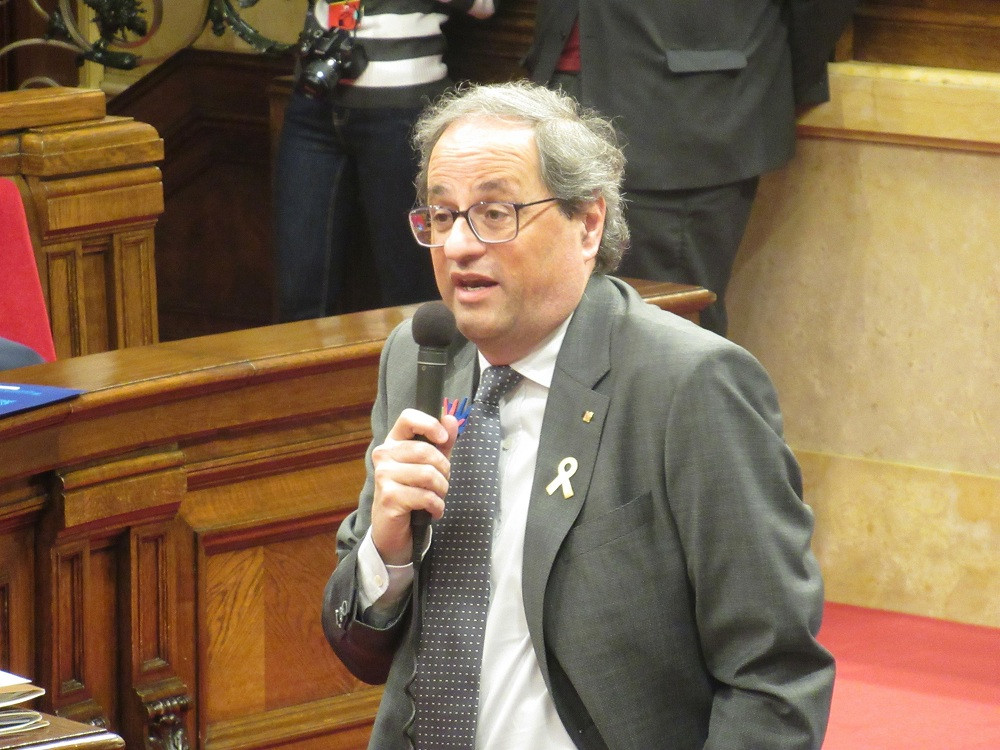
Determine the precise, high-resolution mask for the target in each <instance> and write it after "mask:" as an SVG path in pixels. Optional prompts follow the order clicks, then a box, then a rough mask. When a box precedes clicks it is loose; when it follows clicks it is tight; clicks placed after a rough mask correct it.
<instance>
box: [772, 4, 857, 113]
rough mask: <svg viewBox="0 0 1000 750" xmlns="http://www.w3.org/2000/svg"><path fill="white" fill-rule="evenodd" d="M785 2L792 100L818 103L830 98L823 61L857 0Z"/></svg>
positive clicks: (832, 48) (827, 56) (828, 58)
mask: <svg viewBox="0 0 1000 750" xmlns="http://www.w3.org/2000/svg"><path fill="white" fill-rule="evenodd" d="M788 5H789V43H790V45H791V50H792V84H793V87H794V91H795V103H796V104H800V105H801V104H806V105H808V104H820V103H822V102H825V101H827V100H828V99H829V98H830V84H829V81H828V79H827V73H826V64H827V63H828V62H829V61H830V58H831V56H832V55H833V50H834V47H835V46H836V44H837V39H839V38H840V35H841V33H843V31H844V29H845V28H846V27H847V24H848V23H849V22H850V20H851V15H852V14H853V13H854V6H855V5H857V0H789V2H788Z"/></svg>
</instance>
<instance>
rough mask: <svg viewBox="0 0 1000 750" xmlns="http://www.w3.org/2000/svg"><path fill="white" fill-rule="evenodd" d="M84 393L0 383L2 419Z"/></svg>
mask: <svg viewBox="0 0 1000 750" xmlns="http://www.w3.org/2000/svg"><path fill="white" fill-rule="evenodd" d="M81 393H83V391H78V390H76V389H74V388H57V387H55V386H51V385H31V384H30V383H0V417H4V416H7V415H8V414H18V413H20V412H22V411H28V410H29V409H37V408H39V407H40V406H45V405H46V404H54V403H56V402H57V401H65V400H66V399H70V398H75V397H77V396H79V395H80V394H81Z"/></svg>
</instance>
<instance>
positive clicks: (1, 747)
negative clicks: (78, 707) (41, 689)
mask: <svg viewBox="0 0 1000 750" xmlns="http://www.w3.org/2000/svg"><path fill="white" fill-rule="evenodd" d="M45 719H46V720H47V721H48V722H49V726H47V727H43V728H42V729H35V730H32V731H30V732H22V733H20V734H5V735H0V750H77V748H80V749H81V750H83V749H85V750H117V748H123V747H125V742H124V740H122V738H121V737H118V736H117V735H114V734H111V732H109V731H107V730H106V729H101V728H100V727H94V726H89V725H87V724H79V723H77V722H75V721H69V720H68V719H60V718H59V717H58V716H50V715H48V714H46V715H45Z"/></svg>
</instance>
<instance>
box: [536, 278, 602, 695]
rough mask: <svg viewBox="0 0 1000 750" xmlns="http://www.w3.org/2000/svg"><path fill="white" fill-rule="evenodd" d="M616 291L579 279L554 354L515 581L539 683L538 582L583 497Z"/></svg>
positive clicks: (597, 436)
mask: <svg viewBox="0 0 1000 750" xmlns="http://www.w3.org/2000/svg"><path fill="white" fill-rule="evenodd" d="M616 297H618V298H619V299H620V297H619V295H618V293H617V291H616V290H615V288H614V286H613V284H612V282H610V281H608V280H607V279H606V278H604V277H603V276H597V277H594V278H592V279H591V281H590V283H589V284H588V285H587V290H586V292H585V294H584V296H583V299H582V300H581V301H580V305H579V306H578V307H577V310H576V313H575V314H574V316H573V320H572V321H571V322H570V325H569V328H568V329H567V331H566V338H565V339H564V340H563V344H562V348H561V349H560V351H559V356H558V358H557V360H556V369H555V374H554V376H553V379H552V387H551V389H550V390H549V397H548V402H547V404H546V407H545V417H544V420H543V422H542V434H541V440H540V443H539V446H538V460H537V463H536V466H535V476H534V482H533V485H532V490H531V501H530V505H529V508H528V521H527V528H526V529H525V539H524V564H523V573H522V586H523V594H524V609H525V613H526V615H527V620H528V630H529V632H530V633H531V640H532V643H533V644H534V647H535V652H536V656H537V657H538V663H539V665H540V666H541V668H542V674H543V676H544V677H545V680H546V683H548V682H549V674H548V666H547V662H546V656H545V647H544V637H543V611H544V598H545V586H546V582H547V581H548V578H549V573H550V571H551V570H552V565H553V563H554V561H555V558H556V554H557V553H558V551H559V548H560V546H561V545H562V542H563V540H564V539H565V538H566V534H567V533H569V530H570V528H571V527H572V525H573V522H574V521H575V520H576V517H577V516H578V515H579V513H580V509H581V508H582V507H583V503H584V502H585V500H586V496H587V490H588V488H589V486H590V479H591V475H592V473H593V469H594V464H595V462H596V459H597V450H598V447H599V445H600V440H601V432H602V430H603V429H604V419H605V417H606V415H607V411H608V404H609V398H608V396H606V395H605V394H603V393H597V392H596V391H595V390H594V387H595V386H596V385H597V383H598V382H599V381H600V380H601V379H602V378H603V377H604V376H605V375H606V374H607V373H608V371H609V369H610V367H611V358H610V341H611V328H612V326H613V325H614V320H613V319H614V317H615V307H616V306H615V302H614V300H615V298H616ZM619 304H620V303H619ZM570 458H572V459H575V460H576V465H577V468H576V472H575V473H574V474H573V475H572V477H570V478H569V482H570V485H571V487H572V490H573V494H572V496H571V497H569V498H567V497H565V496H564V494H563V491H562V489H561V487H558V486H557V487H554V488H553V489H554V491H553V492H552V493H551V494H550V493H549V492H548V489H547V488H548V487H549V486H550V485H551V483H552V482H553V480H555V479H556V478H557V476H558V475H559V473H560V466H564V464H563V462H564V461H565V460H566V459H570Z"/></svg>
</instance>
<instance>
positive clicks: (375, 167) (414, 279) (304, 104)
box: [274, 93, 438, 321]
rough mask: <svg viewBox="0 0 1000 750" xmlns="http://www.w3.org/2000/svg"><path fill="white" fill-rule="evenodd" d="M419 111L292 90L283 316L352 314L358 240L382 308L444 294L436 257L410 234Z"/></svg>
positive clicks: (280, 171)
mask: <svg viewBox="0 0 1000 750" xmlns="http://www.w3.org/2000/svg"><path fill="white" fill-rule="evenodd" d="M419 113H420V109H419V108H414V109H388V108H387V109H365V108H346V107H340V106H337V105H335V104H332V103H331V102H328V101H321V100H315V99H309V98H307V97H305V96H302V95H301V94H297V93H293V94H292V97H291V99H290V100H289V102H288V105H287V107H286V109H285V120H284V125H283V127H282V131H281V138H280V141H279V145H278V155H277V159H276V162H275V184H274V205H275V234H276V236H275V294H276V305H277V317H278V320H279V321H290V320H304V319H308V318H318V317H322V316H325V315H334V314H337V313H341V312H348V310H347V309H345V303H344V281H345V278H347V277H348V276H349V275H350V274H349V270H350V269H349V268H348V263H349V262H350V259H351V254H352V251H353V248H354V247H355V246H356V245H357V244H358V241H359V239H360V240H362V241H363V247H364V249H365V251H366V252H368V253H369V254H370V260H371V263H370V264H369V265H373V266H374V268H375V271H376V273H377V276H378V288H379V292H380V295H379V296H380V302H381V304H382V305H384V306H390V305H402V304H409V303H411V302H421V301H424V300H427V299H432V298H435V297H437V296H438V293H437V287H436V285H435V283H434V274H433V270H432V268H431V261H430V254H429V252H428V250H427V249H426V248H423V247H421V246H420V245H418V244H417V242H416V240H414V239H413V236H412V235H411V234H410V228H409V224H408V220H407V217H406V215H407V213H408V212H409V210H410V209H411V208H413V204H414V201H415V190H414V187H413V180H414V177H415V176H416V172H417V157H416V154H415V153H414V151H413V149H412V147H411V145H410V140H409V138H410V130H411V128H412V127H413V123H414V122H415V120H416V118H417V116H418V115H419Z"/></svg>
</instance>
